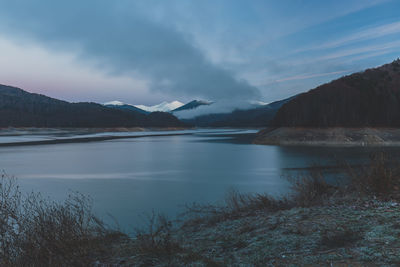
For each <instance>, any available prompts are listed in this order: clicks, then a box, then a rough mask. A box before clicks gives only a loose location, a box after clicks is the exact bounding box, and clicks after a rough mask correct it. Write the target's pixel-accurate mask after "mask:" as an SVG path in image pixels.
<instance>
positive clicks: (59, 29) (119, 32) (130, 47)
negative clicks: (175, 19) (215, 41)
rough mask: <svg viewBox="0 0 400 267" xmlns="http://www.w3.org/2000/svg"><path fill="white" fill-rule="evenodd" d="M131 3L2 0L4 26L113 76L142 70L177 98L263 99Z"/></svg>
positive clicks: (0, 14) (0, 24) (185, 38)
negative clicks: (73, 51)
mask: <svg viewBox="0 0 400 267" xmlns="http://www.w3.org/2000/svg"><path fill="white" fill-rule="evenodd" d="M132 2H134V1H123V0H121V1H106V0H96V1H95V0H90V1H89V0H85V1H81V0H79V1H77V0H68V1H54V0H41V1H31V0H24V1H20V0H13V1H8V0H0V30H1V31H2V32H3V33H5V34H7V35H14V36H17V35H19V36H25V37H28V38H33V39H34V40H35V41H38V42H40V43H41V44H42V45H45V46H47V47H49V48H53V49H54V48H55V49H64V50H69V49H77V51H79V55H80V57H81V58H82V59H84V60H92V61H95V62H97V63H99V66H100V67H104V68H105V69H107V70H111V71H112V72H113V73H114V74H124V75H126V74H131V73H133V72H136V73H140V74H141V75H144V76H145V77H147V79H148V80H149V81H150V85H151V88H152V89H154V90H160V91H163V92H165V93H171V94H173V95H176V96H179V95H185V96H198V97H204V98H207V99H213V100H218V99H224V98H232V99H243V100H248V99H256V98H258V97H259V91H258V89H256V88H255V87H253V86H251V85H249V84H248V83H247V82H246V81H243V80H237V79H235V77H234V75H233V73H231V72H230V71H228V70H225V69H223V68H221V67H220V66H217V65H215V64H212V63H211V62H210V61H208V60H207V59H206V57H205V56H204V55H203V54H202V52H201V51H200V50H199V49H197V48H196V47H195V46H194V45H193V43H192V42H191V41H190V38H189V37H188V36H186V35H185V34H183V33H181V32H178V31H177V30H176V29H174V28H171V27H168V26H165V25H161V24H160V23H156V22H154V21H153V20H151V19H149V18H146V17H145V16H143V15H141V12H140V11H139V10H138V8H137V6H135V5H134V4H133V3H132ZM142 8H143V7H142ZM149 8H151V7H149ZM25 40H26V39H25ZM44 60H45V59H44Z"/></svg>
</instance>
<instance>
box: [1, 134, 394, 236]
mask: <svg viewBox="0 0 400 267" xmlns="http://www.w3.org/2000/svg"><path fill="white" fill-rule="evenodd" d="M253 132H254V131H253ZM233 133H237V134H243V132H241V131H230V132H229V134H233ZM250 133H252V132H250ZM219 134H220V137H218V134H216V133H215V131H213V133H210V134H206V133H205V131H204V130H203V131H202V133H201V134H200V133H198V134H194V135H185V136H161V137H144V138H139V139H121V140H114V141H105V142H94V143H79V144H58V145H42V146H30V147H12V148H6V147H4V148H0V168H1V169H4V170H5V171H6V172H7V173H9V174H12V175H15V176H16V177H18V178H19V180H20V184H21V186H22V188H23V189H24V190H26V191H31V190H35V191H40V192H43V193H44V194H45V195H47V196H49V197H51V198H54V199H57V200H61V199H64V198H65V197H66V195H67V194H68V191H69V190H73V191H80V192H82V193H84V194H89V195H90V196H91V197H92V198H93V201H94V204H95V210H96V212H97V213H98V214H100V215H101V216H105V219H106V220H109V218H108V217H107V216H106V214H111V215H113V216H114V217H115V218H116V219H117V220H118V221H119V222H120V225H121V227H122V228H123V229H125V230H128V231H129V230H130V229H131V228H130V226H133V225H138V224H141V223H142V219H143V216H141V215H143V213H145V212H147V213H149V212H151V211H152V210H155V211H158V212H163V213H166V214H169V215H170V216H174V215H175V214H177V213H178V212H180V211H182V206H183V205H184V204H185V203H192V202H203V203H204V202H218V201H221V200H222V199H223V197H224V195H225V193H226V191H227V190H228V189H230V188H232V187H233V188H236V189H238V190H239V191H241V192H260V193H261V192H268V193H270V194H272V195H280V194H285V193H287V190H288V182H287V181H286V179H283V178H282V177H281V176H282V174H283V171H284V169H285V168H303V167H307V166H309V165H310V164H312V163H322V164H327V165H329V164H334V163H335V162H336V160H337V159H347V160H349V161H360V160H365V159H367V158H368V155H369V154H370V153H371V152H372V151H374V150H376V149H365V148H328V147H325V148H321V147H319V148H316V147H311V148H310V147H307V148H306V147H277V146H261V145H251V144H244V143H243V142H232V140H231V138H232V136H226V132H224V133H219ZM242 137H243V136H242ZM219 138H221V139H219ZM218 140H219V141H218ZM243 140H245V139H243ZM217 141H218V142H217ZM398 151H399V150H398V149H390V152H391V153H397V152H398ZM107 218H108V219H107Z"/></svg>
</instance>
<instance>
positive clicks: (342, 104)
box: [271, 60, 400, 127]
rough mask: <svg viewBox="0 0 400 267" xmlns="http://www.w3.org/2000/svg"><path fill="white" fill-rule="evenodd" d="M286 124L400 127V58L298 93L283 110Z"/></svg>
mask: <svg viewBox="0 0 400 267" xmlns="http://www.w3.org/2000/svg"><path fill="white" fill-rule="evenodd" d="M271 124H272V125H274V126H278V127H283V126H288V127H400V60H395V61H393V62H392V63H390V64H386V65H383V66H381V67H378V68H374V69H367V70H366V71H364V72H359V73H354V74H351V75H348V76H345V77H342V78H340V79H338V80H335V81H332V82H330V83H327V84H324V85H321V86H319V87H317V88H315V89H313V90H310V91H309V92H307V93H303V94H300V95H298V96H297V97H296V98H294V99H292V100H291V101H289V102H288V103H286V104H284V105H283V106H282V108H280V109H279V111H278V112H277V114H276V116H275V118H274V119H273V121H272V122H271Z"/></svg>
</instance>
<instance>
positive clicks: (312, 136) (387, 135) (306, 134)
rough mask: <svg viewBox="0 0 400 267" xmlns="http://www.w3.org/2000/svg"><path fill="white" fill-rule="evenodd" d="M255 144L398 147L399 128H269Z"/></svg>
mask: <svg viewBox="0 0 400 267" xmlns="http://www.w3.org/2000/svg"><path fill="white" fill-rule="evenodd" d="M254 143H255V144H263V145H314V146H321V145H322V146H326V145H328V146H399V145H400V129H399V128H337V127H336V128H300V127H281V128H267V129H264V130H262V131H260V132H259V133H258V134H257V136H256V138H255V140H254Z"/></svg>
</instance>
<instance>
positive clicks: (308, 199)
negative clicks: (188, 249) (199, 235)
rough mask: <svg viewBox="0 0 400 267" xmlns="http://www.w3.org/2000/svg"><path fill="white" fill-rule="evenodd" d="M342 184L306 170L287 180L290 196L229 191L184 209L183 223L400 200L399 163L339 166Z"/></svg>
mask: <svg viewBox="0 0 400 267" xmlns="http://www.w3.org/2000/svg"><path fill="white" fill-rule="evenodd" d="M342 166H343V167H344V168H343V169H344V170H345V171H344V172H345V173H344V177H343V179H344V180H345V181H346V183H345V184H341V185H340V184H332V183H331V182H327V180H326V178H325V177H324V173H323V167H321V166H313V167H311V168H309V170H308V171H306V172H303V173H298V174H297V175H296V176H294V177H288V178H287V179H288V180H289V181H290V183H291V193H290V194H289V195H288V196H286V197H281V198H274V197H272V196H270V195H268V194H241V193H239V192H237V191H235V190H231V191H229V192H228V194H227V196H226V198H225V202H224V204H223V205H199V204H193V205H191V206H187V207H186V210H187V211H186V213H184V214H183V215H184V218H185V219H184V223H185V224H186V225H193V224H198V223H207V224H215V223H218V222H220V221H224V220H228V219H235V218H238V217H242V216H247V215H251V214H254V213H257V212H274V211H278V210H286V209H291V208H294V207H312V206H322V205H329V204H331V203H333V202H335V201H336V202H337V201H339V200H341V201H354V199H355V198H360V197H375V198H381V199H385V200H387V199H394V198H396V199H400V164H399V162H398V161H396V160H393V159H390V157H389V156H388V155H387V154H385V153H375V154H372V155H371V156H370V162H369V163H368V164H365V165H356V166H351V165H350V164H347V163H344V164H342Z"/></svg>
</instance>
